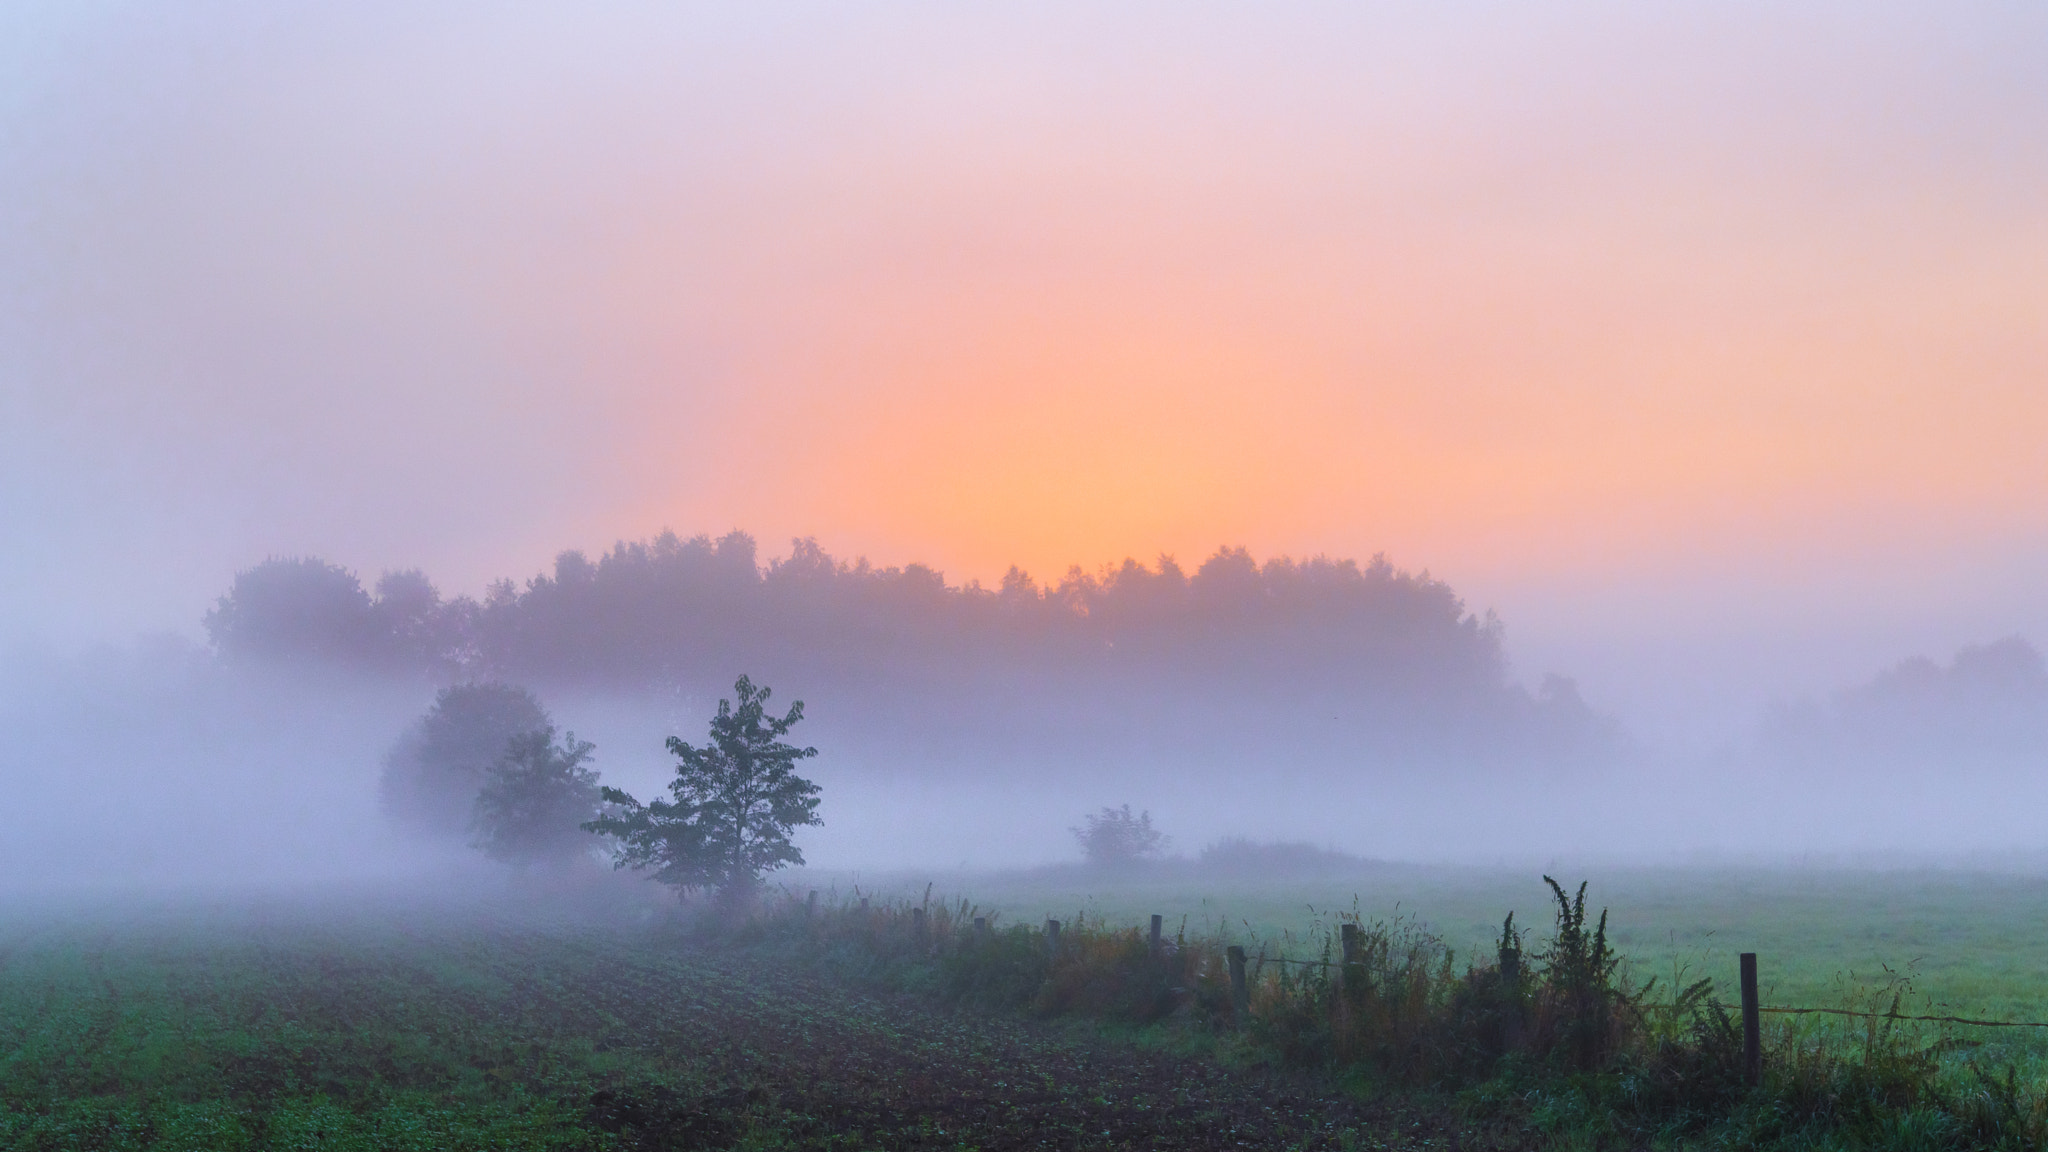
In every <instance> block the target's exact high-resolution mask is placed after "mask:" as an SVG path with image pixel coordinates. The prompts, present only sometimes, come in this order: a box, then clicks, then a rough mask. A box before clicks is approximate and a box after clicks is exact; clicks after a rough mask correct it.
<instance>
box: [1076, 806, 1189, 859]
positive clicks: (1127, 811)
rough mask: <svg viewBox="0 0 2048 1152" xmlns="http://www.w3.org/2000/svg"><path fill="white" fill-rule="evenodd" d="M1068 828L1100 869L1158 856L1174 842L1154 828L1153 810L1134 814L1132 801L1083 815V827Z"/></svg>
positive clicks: (1086, 854) (1082, 849) (1086, 855)
mask: <svg viewBox="0 0 2048 1152" xmlns="http://www.w3.org/2000/svg"><path fill="white" fill-rule="evenodd" d="M1069 831H1071V832H1072V833H1073V834H1074V839H1076V840H1079V841H1080V842H1081V854H1082V855H1083V856H1085V857H1086V858H1087V860H1088V863H1089V864H1091V865H1093V866H1095V867H1097V868H1130V867H1133V866H1135V865H1137V864H1140V863H1143V862H1144V861H1146V860H1152V859H1156V858H1158V857H1159V856H1160V855H1162V854H1164V853H1165V851H1166V846H1167V845H1168V844H1169V843H1171V841H1170V840H1169V839H1168V838H1167V837H1166V836H1165V835H1164V834H1162V833H1161V832H1160V831H1159V830H1158V829H1156V828H1154V827H1152V813H1150V812H1145V813H1141V814H1139V815H1137V816H1133V815H1131V806H1130V805H1129V804H1125V805H1123V806H1122V807H1119V808H1104V809H1103V810H1102V811H1101V812H1100V813H1099V814H1096V815H1090V816H1084V817H1082V824H1081V827H1079V828H1072V829H1069Z"/></svg>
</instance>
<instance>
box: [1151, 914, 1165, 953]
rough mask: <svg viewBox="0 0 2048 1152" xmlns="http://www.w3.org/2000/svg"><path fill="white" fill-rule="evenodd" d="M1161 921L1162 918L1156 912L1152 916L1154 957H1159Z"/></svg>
mask: <svg viewBox="0 0 2048 1152" xmlns="http://www.w3.org/2000/svg"><path fill="white" fill-rule="evenodd" d="M1162 920H1163V918H1162V917H1161V916H1160V915H1159V914H1158V913H1157V912H1154V913H1153V914H1152V954H1153V955H1154V956H1157V955H1159V925H1160V924H1161V922H1162Z"/></svg>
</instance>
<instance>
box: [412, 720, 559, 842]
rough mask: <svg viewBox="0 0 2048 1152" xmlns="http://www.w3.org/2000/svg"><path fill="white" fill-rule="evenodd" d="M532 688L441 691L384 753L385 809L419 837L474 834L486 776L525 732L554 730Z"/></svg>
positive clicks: (449, 836) (451, 836) (455, 836)
mask: <svg viewBox="0 0 2048 1152" xmlns="http://www.w3.org/2000/svg"><path fill="white" fill-rule="evenodd" d="M553 731H554V724H553V721H551V720H550V719H549V718H548V714H547V712H546V710H545V709H543V708H542V707H541V706H540V701H538V700H536V699H534V696H533V693H531V692H529V691H527V690H526V689H524V688H519V687H515V686H513V685H511V684H501V683H482V684H456V685H453V686H450V687H448V688H443V689H442V690H441V691H440V692H439V693H437V694H436V695H435V697H434V704H433V706H432V707H431V708H429V709H427V712H426V714H425V715H424V716H421V717H420V718H419V720H417V721H416V722H414V724H413V726H412V727H411V728H410V729H408V730H407V731H406V733H405V734H404V735H403V736H401V737H399V740H398V743H397V744H396V745H395V746H393V747H392V749H391V751H390V752H388V753H386V754H385V757H384V774H383V777H382V779H381V780H379V782H378V784H379V792H380V799H381V801H382V803H383V808H384V813H385V815H386V816H387V817H389V818H390V819H391V820H392V821H393V822H394V823H396V824H398V825H399V826H400V827H402V828H405V829H406V830H408V831H410V832H413V833H415V834H417V835H421V836H425V837H429V838H434V839H443V840H450V841H459V840H460V839H461V838H462V837H463V836H464V835H465V834H467V833H468V832H469V829H470V821H471V819H472V817H473V815H474V811H475V805H476V798H477V793H478V792H479V791H480V790H481V789H482V788H483V785H484V780H485V778H486V777H487V776H488V774H489V773H490V771H491V769H492V767H493V766H495V765H496V764H497V763H498V762H499V761H500V760H501V759H503V758H504V756H505V754H506V751H507V750H508V749H509V748H510V746H511V741H512V738H513V737H515V736H519V735H521V734H524V733H535V732H547V733H550V734H552V733H553Z"/></svg>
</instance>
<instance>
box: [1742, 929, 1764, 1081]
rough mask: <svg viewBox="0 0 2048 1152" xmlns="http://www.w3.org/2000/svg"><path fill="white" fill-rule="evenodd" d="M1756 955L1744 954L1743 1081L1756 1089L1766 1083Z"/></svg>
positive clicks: (1752, 953)
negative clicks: (1757, 989)
mask: <svg viewBox="0 0 2048 1152" xmlns="http://www.w3.org/2000/svg"><path fill="white" fill-rule="evenodd" d="M1759 1008H1760V1005H1759V1003H1758V1001H1757V991H1756V953H1754V952H1744V953H1743V954H1742V1079H1743V1081H1744V1082H1746V1083H1747V1084H1748V1085H1749V1086H1750V1087H1752V1088H1754V1087H1756V1086H1757V1085H1759V1084H1762V1083H1763V1082H1764V1038H1763V1023H1762V1020H1761V1019H1760V1017H1761V1016H1762V1015H1763V1013H1762V1012H1760V1011H1759V1010H1758V1009H1759Z"/></svg>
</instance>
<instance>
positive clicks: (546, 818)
mask: <svg viewBox="0 0 2048 1152" xmlns="http://www.w3.org/2000/svg"><path fill="white" fill-rule="evenodd" d="M595 747H596V746H595V745H593V744H591V743H590V742H589V741H587V740H578V739H576V734H575V733H574V732H571V733H569V735H568V736H567V737H566V738H564V739H563V740H562V741H561V742H559V743H557V742H556V740H555V730H554V729H553V728H543V729H539V730H537V731H532V732H521V733H519V734H518V735H516V736H513V737H512V738H511V740H510V741H509V743H508V747H507V748H506V751H505V754H504V755H503V756H500V757H499V758H498V760H497V762H496V763H494V764H492V765H491V766H490V768H489V769H487V770H486V771H485V772H484V780H483V786H482V788H481V789H480V790H479V791H478V792H477V796H476V803H475V807H474V810H473V814H472V816H471V818H470V834H471V838H470V845H471V846H472V847H475V848H477V849H479V850H480V851H482V852H483V854H484V855H486V856H489V857H490V858H491V859H493V860H497V861H500V862H502V863H506V864H517V865H521V866H525V865H532V864H556V865H561V864H567V863H569V862H570V861H572V860H574V859H575V858H576V857H578V856H581V855H584V854H585V853H587V852H589V850H590V847H591V844H590V836H589V834H588V833H586V832H585V831H584V829H583V825H584V823H585V822H587V821H589V820H590V819H592V818H593V817H595V816H596V815H597V814H598V810H599V787H598V783H597V773H596V772H594V771H592V770H591V769H589V768H586V767H584V765H585V764H586V763H588V762H589V760H590V753H591V750H592V749H593V748H595Z"/></svg>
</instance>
